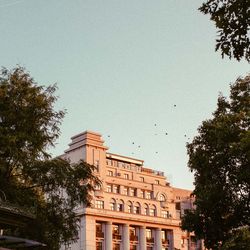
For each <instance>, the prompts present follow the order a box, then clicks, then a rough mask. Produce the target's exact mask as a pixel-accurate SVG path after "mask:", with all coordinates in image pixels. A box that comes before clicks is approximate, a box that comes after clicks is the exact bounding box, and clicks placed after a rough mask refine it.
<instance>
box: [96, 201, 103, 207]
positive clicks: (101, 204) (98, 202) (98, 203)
mask: <svg viewBox="0 0 250 250" xmlns="http://www.w3.org/2000/svg"><path fill="white" fill-rule="evenodd" d="M95 207H96V208H101V209H103V208H104V201H101V200H96V201H95Z"/></svg>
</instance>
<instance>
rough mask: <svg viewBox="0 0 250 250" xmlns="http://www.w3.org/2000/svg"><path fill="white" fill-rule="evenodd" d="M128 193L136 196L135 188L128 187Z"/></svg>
mask: <svg viewBox="0 0 250 250" xmlns="http://www.w3.org/2000/svg"><path fill="white" fill-rule="evenodd" d="M130 195H131V196H136V188H131V189H130Z"/></svg>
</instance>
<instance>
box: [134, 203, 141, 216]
mask: <svg viewBox="0 0 250 250" xmlns="http://www.w3.org/2000/svg"><path fill="white" fill-rule="evenodd" d="M140 213H141V205H140V203H139V202H136V203H135V204H134V214H140Z"/></svg>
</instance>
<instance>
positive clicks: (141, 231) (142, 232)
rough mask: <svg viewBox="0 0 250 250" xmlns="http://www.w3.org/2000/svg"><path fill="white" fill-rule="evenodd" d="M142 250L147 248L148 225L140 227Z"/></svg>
mask: <svg viewBox="0 0 250 250" xmlns="http://www.w3.org/2000/svg"><path fill="white" fill-rule="evenodd" d="M139 246H140V248H139V249H140V250H146V246H147V243H146V227H144V226H142V227H140V239H139Z"/></svg>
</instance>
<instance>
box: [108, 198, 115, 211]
mask: <svg viewBox="0 0 250 250" xmlns="http://www.w3.org/2000/svg"><path fill="white" fill-rule="evenodd" d="M109 206H110V210H112V211H115V200H111V201H110V203H109Z"/></svg>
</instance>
